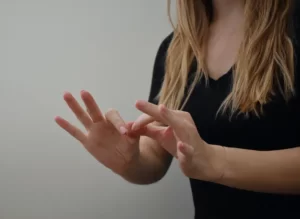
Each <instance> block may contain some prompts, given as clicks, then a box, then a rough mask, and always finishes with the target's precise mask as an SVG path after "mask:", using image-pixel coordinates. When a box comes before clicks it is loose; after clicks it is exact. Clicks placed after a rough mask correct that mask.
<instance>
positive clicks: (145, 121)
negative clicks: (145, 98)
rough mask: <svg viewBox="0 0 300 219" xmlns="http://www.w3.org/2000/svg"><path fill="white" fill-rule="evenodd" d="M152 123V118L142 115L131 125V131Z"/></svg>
mask: <svg viewBox="0 0 300 219" xmlns="http://www.w3.org/2000/svg"><path fill="white" fill-rule="evenodd" d="M154 121H155V120H154V118H153V117H152V116H149V115H147V114H142V115H141V116H139V117H138V118H137V119H136V121H135V122H134V124H133V125H132V131H136V130H138V129H140V128H141V127H143V126H146V125H148V124H149V123H152V122H154Z"/></svg>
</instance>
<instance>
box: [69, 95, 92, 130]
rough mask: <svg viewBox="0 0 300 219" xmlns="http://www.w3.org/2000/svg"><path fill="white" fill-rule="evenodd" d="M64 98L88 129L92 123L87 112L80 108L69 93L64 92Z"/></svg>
mask: <svg viewBox="0 0 300 219" xmlns="http://www.w3.org/2000/svg"><path fill="white" fill-rule="evenodd" d="M64 100H65V101H66V103H67V104H68V106H69V107H70V109H71V110H72V111H73V113H74V114H75V116H76V117H77V118H78V120H79V121H80V122H81V123H82V124H83V125H84V127H85V128H86V129H89V128H90V127H91V125H92V124H93V122H92V120H91V118H90V117H89V116H88V114H87V113H86V112H85V111H84V110H83V109H82V107H81V106H80V105H79V103H78V102H77V100H76V99H75V98H74V97H73V95H72V94H71V93H68V92H67V93H65V94H64Z"/></svg>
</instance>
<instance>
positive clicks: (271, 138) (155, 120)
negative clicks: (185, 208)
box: [56, 0, 300, 219]
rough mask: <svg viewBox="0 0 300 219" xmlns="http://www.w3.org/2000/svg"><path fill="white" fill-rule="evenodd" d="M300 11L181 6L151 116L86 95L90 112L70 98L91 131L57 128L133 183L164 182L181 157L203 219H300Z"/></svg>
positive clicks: (217, 2)
mask: <svg viewBox="0 0 300 219" xmlns="http://www.w3.org/2000/svg"><path fill="white" fill-rule="evenodd" d="M296 2H297V1H292V0H268V1H255V0H244V1H243V0H202V1H200V0H194V1H188V0H178V1H177V9H178V10H177V12H178V14H177V15H178V16H177V17H178V22H177V25H176V26H175V28H174V32H173V33H172V34H171V35H170V36H168V37H167V38H166V39H165V40H164V41H163V42H162V44H161V45H160V47H159V50H158V53H157V56H156V60H155V64H154V71H153V79H152V87H151V92H150V98H149V102H145V101H138V102H137V104H136V107H137V108H138V109H139V110H140V111H142V112H143V113H144V114H142V115H141V117H139V118H138V119H137V120H136V121H135V122H134V123H125V122H124V121H123V120H122V118H121V117H120V115H119V114H118V112H117V111H116V110H110V111H109V112H108V113H106V114H105V115H103V114H102V113H101V111H100V109H99V108H98V106H97V104H96V103H95V101H94V100H93V97H92V96H91V94H89V93H88V92H87V91H82V93H81V97H82V99H83V101H84V103H85V105H86V107H87V112H85V111H84V110H83V109H82V108H81V107H80V106H79V104H78V103H77V101H76V100H75V99H74V98H73V96H72V95H71V94H70V93H66V94H65V95H64V98H65V100H66V102H67V104H68V105H69V107H70V108H71V109H72V110H73V112H74V113H75V115H76V116H77V117H78V119H79V120H80V121H81V122H82V123H83V124H84V126H85V127H86V129H87V131H88V134H87V135H86V134H83V132H81V131H80V130H79V129H77V128H76V127H74V126H72V125H71V124H69V123H68V122H67V121H66V120H64V119H62V118H60V117H57V118H56V121H57V123H58V124H59V125H60V126H61V127H62V128H63V129H65V130H66V131H67V132H69V133H70V134H71V135H73V136H74V137H75V138H76V139H77V140H79V141H80V142H81V143H82V144H83V145H84V146H85V148H86V149H87V150H88V151H89V152H90V153H91V154H92V155H93V156H94V157H95V158H96V159H97V160H99V161H100V162H101V163H102V164H104V165H105V166H106V167H108V168H110V169H111V170H113V171H114V172H116V173H117V174H119V175H120V176H122V177H123V178H124V179H126V180H128V181H130V182H132V183H137V184H150V183H154V182H157V181H158V180H160V179H161V178H162V177H163V176H164V175H165V174H166V172H167V170H168V168H169V166H170V163H171V160H172V158H173V157H175V158H176V159H178V160H179V163H180V168H181V170H182V172H183V173H184V174H185V175H186V176H187V177H189V178H190V182H191V186H192V192H193V198H194V204H195V209H196V213H195V218H202V219H205V218H263V217H267V218H273V217H275V218H278V217H282V218H300V134H299V130H298V129H299V124H300V87H299V85H298V83H299V82H300V81H299V79H298V78H299V76H300V72H299V71H300V69H299V68H300V66H299V65H298V63H297V59H299V58H300V57H299V44H298V42H297V40H299V28H298V26H299V24H298V23H297V22H295V21H296V20H297V13H296V12H297V7H298V6H297V5H296ZM295 9H296V10H295ZM157 104H159V106H158V105H157Z"/></svg>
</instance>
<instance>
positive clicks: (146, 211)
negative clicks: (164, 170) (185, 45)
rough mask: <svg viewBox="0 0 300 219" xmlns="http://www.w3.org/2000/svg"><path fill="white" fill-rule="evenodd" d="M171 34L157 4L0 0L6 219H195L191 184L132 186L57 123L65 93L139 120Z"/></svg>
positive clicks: (179, 180) (0, 148)
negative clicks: (88, 96)
mask: <svg viewBox="0 0 300 219" xmlns="http://www.w3.org/2000/svg"><path fill="white" fill-rule="evenodd" d="M170 31H171V26H170V24H169V22H168V19H167V16H166V1H161V0H155V1H154V0H151V1H150V0H127V1H124V0H114V1H108V0H73V1H71V0H0V100H1V104H0V219H19V218H20V219H96V218H100V219H116V218H124V219H148V218H149V219H150V218H158V219H160V218H161V219H164V218H172V219H177V218H178V219H182V218H192V216H193V212H194V211H193V206H192V197H191V191H190V187H189V182H188V180H187V179H186V178H184V177H183V175H182V174H181V172H180V170H179V168H178V164H177V162H174V163H173V165H172V167H171V169H170V171H169V173H168V174H167V176H166V177H165V178H164V179H163V180H162V181H161V182H159V183H157V184H154V185H150V186H136V185H131V184H129V183H127V182H125V181H123V180H122V179H121V178H120V177H119V176H116V175H114V174H113V173H112V172H111V171H109V170H108V169H106V168H104V167H103V166H102V165H101V164H99V163H97V162H96V161H95V160H94V159H93V158H92V157H91V156H90V155H89V154H88V153H87V152H86V151H85V150H84V149H83V148H82V147H81V145H80V144H78V143H77V142H76V141H75V140H73V139H72V138H71V137H69V135H67V134H66V133H65V132H63V131H62V130H61V129H60V128H58V126H57V125H56V124H55V123H54V121H53V118H54V117H55V116H56V115H61V116H63V117H65V118H67V119H69V120H70V121H71V122H73V123H75V124H79V123H78V122H77V121H76V119H75V118H74V116H73V115H72V114H71V113H70V110H69V109H68V108H67V107H66V105H65V104H64V102H63V99H62V94H63V92H64V91H66V90H67V91H71V92H73V93H74V94H75V96H76V97H79V92H80V90H81V89H86V90H89V91H91V92H92V93H93V94H94V95H95V98H96V100H97V101H98V103H99V104H100V107H101V108H102V109H103V110H107V109H108V108H110V107H114V108H117V109H119V110H120V112H121V114H122V115H123V116H124V118H125V119H126V120H133V119H135V118H136V117H137V116H138V115H139V112H138V111H137V110H135V108H134V103H135V100H136V99H146V98H147V97H148V92H149V88H150V80H151V73H152V67H153V61H154V57H155V54H156V51H157V49H158V46H159V44H160V42H161V41H162V39H163V38H164V37H165V36H166V35H167V34H168V33H169V32H170Z"/></svg>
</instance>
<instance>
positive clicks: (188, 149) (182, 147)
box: [177, 141, 194, 164]
mask: <svg viewBox="0 0 300 219" xmlns="http://www.w3.org/2000/svg"><path fill="white" fill-rule="evenodd" d="M177 153H178V154H177V156H178V160H179V161H180V163H181V164H187V163H189V162H192V158H193V154H194V148H193V147H192V146H190V145H188V144H186V143H183V142H181V141H179V142H178V143H177Z"/></svg>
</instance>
